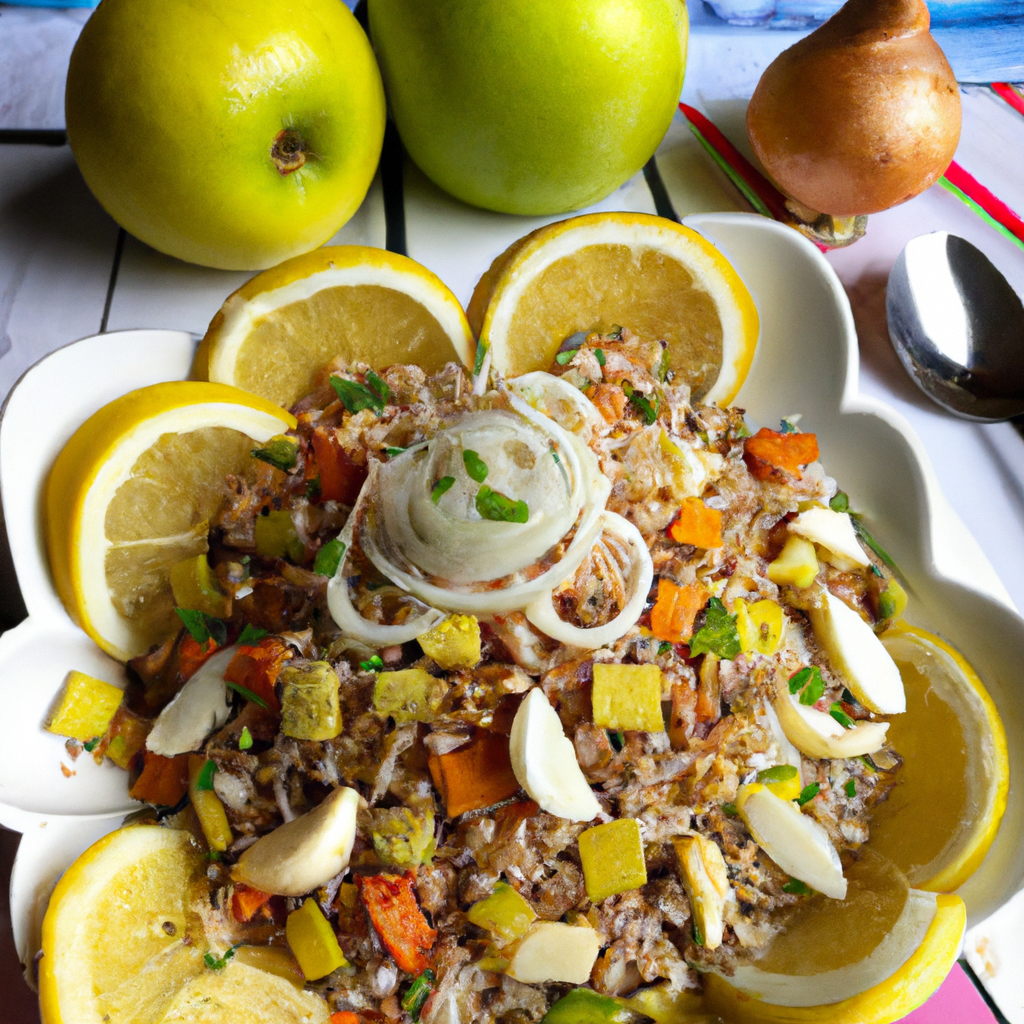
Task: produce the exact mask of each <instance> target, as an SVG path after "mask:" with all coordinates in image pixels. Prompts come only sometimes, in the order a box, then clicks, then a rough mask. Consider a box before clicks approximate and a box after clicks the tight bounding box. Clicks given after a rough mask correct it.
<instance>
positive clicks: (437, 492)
mask: <svg viewBox="0 0 1024 1024" xmlns="http://www.w3.org/2000/svg"><path fill="white" fill-rule="evenodd" d="M454 483H455V477H453V476H443V477H441V479H440V480H438V481H437V483H436V484H434V489H433V490H432V491H431V492H430V500H431V501H432V502H433V503H434V504H435V505H436V504H437V503H438V502H439V501H440V500H441V496H442V495H444V494H447V493H448V492H449V491H450V490H451V489H452V485H453V484H454Z"/></svg>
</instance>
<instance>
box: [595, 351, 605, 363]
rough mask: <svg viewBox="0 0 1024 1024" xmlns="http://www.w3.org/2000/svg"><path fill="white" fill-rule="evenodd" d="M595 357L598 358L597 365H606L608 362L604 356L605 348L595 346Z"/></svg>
mask: <svg viewBox="0 0 1024 1024" xmlns="http://www.w3.org/2000/svg"><path fill="white" fill-rule="evenodd" d="M594 358H595V359H596V360H597V365H598V366H604V365H605V363H606V362H607V360H606V359H605V356H604V349H603V348H595V349H594Z"/></svg>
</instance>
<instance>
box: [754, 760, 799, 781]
mask: <svg viewBox="0 0 1024 1024" xmlns="http://www.w3.org/2000/svg"><path fill="white" fill-rule="evenodd" d="M796 775H797V772H796V768H794V767H793V765H791V764H777V765H774V766H773V767H771V768H763V769H762V770H761V771H759V772H758V773H757V781H758V782H763V783H765V784H767V783H769V782H789V780H790V779H795V778H796Z"/></svg>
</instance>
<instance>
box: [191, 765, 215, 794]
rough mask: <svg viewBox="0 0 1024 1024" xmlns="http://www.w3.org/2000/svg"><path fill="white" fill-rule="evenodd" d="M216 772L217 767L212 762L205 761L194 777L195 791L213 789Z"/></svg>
mask: <svg viewBox="0 0 1024 1024" xmlns="http://www.w3.org/2000/svg"><path fill="white" fill-rule="evenodd" d="M216 772H217V765H216V764H214V762H213V761H207V762H206V764H204V765H203V767H202V768H200V769H199V774H198V775H197V776H196V789H197V790H200V791H202V790H209V789H213V776H214V775H215V774H216Z"/></svg>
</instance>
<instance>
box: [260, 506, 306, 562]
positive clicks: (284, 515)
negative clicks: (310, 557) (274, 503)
mask: <svg viewBox="0 0 1024 1024" xmlns="http://www.w3.org/2000/svg"><path fill="white" fill-rule="evenodd" d="M255 540H256V553H257V554H259V555H262V556H263V557H264V558H290V559H291V560H292V561H293V562H301V561H302V559H303V557H304V555H305V553H306V546H305V545H304V544H303V543H302V541H301V540H300V539H299V533H298V531H297V530H296V529H295V524H294V523H293V522H292V515H291V513H290V512H289V511H287V510H286V509H280V510H278V509H271V510H270V511H269V512H268V513H267V514H266V515H258V516H257V517H256V524H255Z"/></svg>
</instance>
